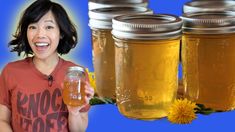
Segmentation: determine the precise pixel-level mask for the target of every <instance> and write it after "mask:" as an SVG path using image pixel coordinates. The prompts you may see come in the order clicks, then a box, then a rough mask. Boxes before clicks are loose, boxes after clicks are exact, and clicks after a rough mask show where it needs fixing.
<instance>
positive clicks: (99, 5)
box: [88, 0, 148, 10]
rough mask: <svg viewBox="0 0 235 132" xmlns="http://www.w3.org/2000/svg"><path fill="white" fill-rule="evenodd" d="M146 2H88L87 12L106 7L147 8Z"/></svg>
mask: <svg viewBox="0 0 235 132" xmlns="http://www.w3.org/2000/svg"><path fill="white" fill-rule="evenodd" d="M147 6H148V0H89V2H88V8H89V10H93V9H99V8H107V7H147Z"/></svg>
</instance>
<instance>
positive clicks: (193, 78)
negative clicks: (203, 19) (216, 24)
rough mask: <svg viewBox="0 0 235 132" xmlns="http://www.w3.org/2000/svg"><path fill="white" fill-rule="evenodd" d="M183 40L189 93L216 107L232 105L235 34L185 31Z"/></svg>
mask: <svg viewBox="0 0 235 132" xmlns="http://www.w3.org/2000/svg"><path fill="white" fill-rule="evenodd" d="M182 43H183V45H182V49H183V51H182V57H183V71H184V74H183V82H184V85H185V95H186V97H187V98H190V99H191V100H194V101H196V102H197V103H199V104H204V105H205V106H206V107H210V108H213V109H216V110H230V109H233V108H234V107H235V80H234V79H235V69H234V67H235V60H234V58H235V34H234V33H233V34H218V35H193V34H185V35H183V39H182Z"/></svg>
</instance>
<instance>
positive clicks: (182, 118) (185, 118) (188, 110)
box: [167, 99, 197, 124]
mask: <svg viewBox="0 0 235 132" xmlns="http://www.w3.org/2000/svg"><path fill="white" fill-rule="evenodd" d="M196 108H197V105H196V103H194V102H191V101H189V100H187V99H177V100H175V101H174V103H173V104H172V106H171V107H170V109H169V112H168V116H167V118H168V120H169V121H170V122H172V123H176V124H188V123H191V122H192V121H193V120H194V119H196V113H195V112H196V110H195V109H196Z"/></svg>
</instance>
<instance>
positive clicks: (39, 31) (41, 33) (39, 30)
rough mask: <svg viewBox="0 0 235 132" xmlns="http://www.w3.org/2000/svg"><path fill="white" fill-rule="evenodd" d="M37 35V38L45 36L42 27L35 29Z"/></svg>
mask: <svg viewBox="0 0 235 132" xmlns="http://www.w3.org/2000/svg"><path fill="white" fill-rule="evenodd" d="M37 37H38V38H43V37H45V29H43V28H38V30H37Z"/></svg>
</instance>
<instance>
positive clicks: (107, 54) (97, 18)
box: [89, 7, 152, 99]
mask: <svg viewBox="0 0 235 132" xmlns="http://www.w3.org/2000/svg"><path fill="white" fill-rule="evenodd" d="M136 13H137V14H138V13H139V14H152V11H151V10H149V9H147V8H144V7H113V8H100V9H94V10H91V11H90V12H89V17H90V21H89V26H90V27H91V30H92V54H93V65H94V72H95V77H96V88H97V94H98V96H100V97H109V98H113V99H115V98H116V94H115V60H114V55H115V54H114V40H113V38H112V34H111V30H112V18H114V17H115V16H119V15H123V14H136Z"/></svg>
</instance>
